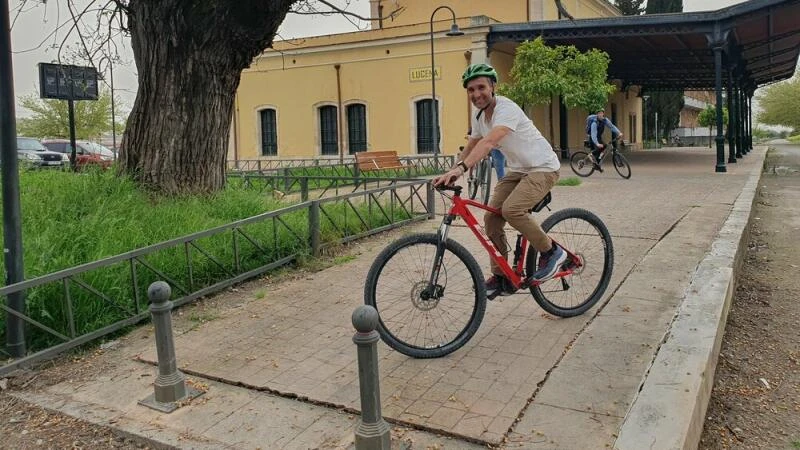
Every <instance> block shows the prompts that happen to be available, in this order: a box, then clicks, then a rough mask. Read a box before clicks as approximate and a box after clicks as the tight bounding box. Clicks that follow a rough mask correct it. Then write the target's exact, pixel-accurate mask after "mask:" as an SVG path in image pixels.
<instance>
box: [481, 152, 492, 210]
mask: <svg viewBox="0 0 800 450" xmlns="http://www.w3.org/2000/svg"><path fill="white" fill-rule="evenodd" d="M480 166H481V174H480V178H478V180H479V181H480V191H481V196H480V198H479V201H480V202H482V203H483V204H484V205H488V204H489V197H491V195H492V159H491V158H486V159H484V160H483V161H481V163H480Z"/></svg>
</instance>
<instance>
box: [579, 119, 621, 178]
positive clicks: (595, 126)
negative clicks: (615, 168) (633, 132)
mask: <svg viewBox="0 0 800 450" xmlns="http://www.w3.org/2000/svg"><path fill="white" fill-rule="evenodd" d="M606 127H609V128H611V140H612V141H613V140H614V139H618V138H622V132H621V131H619V128H617V127H615V126H614V124H613V123H611V120H609V119H608V117H606V112H605V110H603V109H600V110H598V111H597V114H590V115H589V116H588V117H587V118H586V134H588V135H589V139H588V140H589V147H590V148H591V149H592V156H593V157H594V165H595V167H596V168H597V170H599V171H600V172H602V171H603V168H602V167H600V153H601V152H602V151H603V149H605V147H606V144H605V143H603V132H604V131H605V130H606Z"/></svg>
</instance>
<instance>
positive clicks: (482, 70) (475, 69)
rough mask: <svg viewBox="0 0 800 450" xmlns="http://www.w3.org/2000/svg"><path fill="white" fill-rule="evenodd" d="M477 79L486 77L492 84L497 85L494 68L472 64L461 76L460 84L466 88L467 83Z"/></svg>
mask: <svg viewBox="0 0 800 450" xmlns="http://www.w3.org/2000/svg"><path fill="white" fill-rule="evenodd" d="M478 77H488V78H490V79H491V80H492V81H493V82H495V83H497V71H496V70H494V67H492V66H490V65H488V64H482V63H481V64H472V65H470V66H469V67H467V70H465V71H464V74H463V75H461V84H462V85H464V88H466V87H467V83H469V81H470V80H472V79H475V78H478Z"/></svg>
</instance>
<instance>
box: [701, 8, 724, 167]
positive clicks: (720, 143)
mask: <svg viewBox="0 0 800 450" xmlns="http://www.w3.org/2000/svg"><path fill="white" fill-rule="evenodd" d="M728 33H729V30H724V31H723V30H722V29H721V28H720V26H719V24H716V25H714V32H713V33H712V34H707V35H706V39H708V45H709V46H710V47H711V49H712V50H713V51H714V81H715V83H714V84H715V89H716V92H717V137H716V138H714V140H715V141H716V143H717V165H716V166H715V171H716V172H727V171H728V169H727V167H725V136H724V135H723V134H722V127H723V124H724V122H723V120H722V51H723V50H724V49H725V46H726V45H727V44H728Z"/></svg>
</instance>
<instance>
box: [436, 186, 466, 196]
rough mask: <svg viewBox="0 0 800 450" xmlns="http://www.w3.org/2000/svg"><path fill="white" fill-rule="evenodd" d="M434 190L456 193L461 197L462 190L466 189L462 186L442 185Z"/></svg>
mask: <svg viewBox="0 0 800 450" xmlns="http://www.w3.org/2000/svg"><path fill="white" fill-rule="evenodd" d="M434 188H436V190H437V191H453V192H455V193H456V195H461V190H462V189H464V188H463V187H462V186H456V185H451V186H444V185H441V184H440V185H438V186H434Z"/></svg>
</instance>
